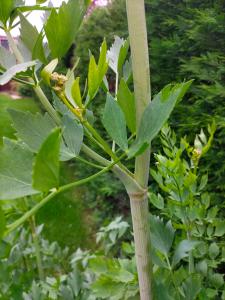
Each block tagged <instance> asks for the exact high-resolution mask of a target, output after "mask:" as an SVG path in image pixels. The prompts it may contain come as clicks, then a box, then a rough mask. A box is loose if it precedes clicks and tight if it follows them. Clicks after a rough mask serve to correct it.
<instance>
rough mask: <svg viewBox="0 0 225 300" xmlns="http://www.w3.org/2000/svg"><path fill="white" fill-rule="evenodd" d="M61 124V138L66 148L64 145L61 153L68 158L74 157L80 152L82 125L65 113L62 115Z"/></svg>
mask: <svg viewBox="0 0 225 300" xmlns="http://www.w3.org/2000/svg"><path fill="white" fill-rule="evenodd" d="M62 126H64V129H63V138H64V142H65V144H66V146H67V148H65V147H64V152H63V153H61V154H62V155H63V156H66V155H67V156H68V158H73V157H76V156H78V155H79V153H80V149H81V146H82V142H83V127H82V125H81V124H78V123H77V121H76V120H75V119H71V118H70V117H69V116H67V115H64V116H63V119H62ZM68 158H67V159H68Z"/></svg>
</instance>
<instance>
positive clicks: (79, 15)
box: [44, 0, 85, 58]
mask: <svg viewBox="0 0 225 300" xmlns="http://www.w3.org/2000/svg"><path fill="white" fill-rule="evenodd" d="M81 2H82V1H79V0H69V1H68V3H65V2H63V4H62V5H61V7H60V8H59V10H58V12H57V10H56V9H52V11H51V14H50V16H49V18H48V20H47V22H46V24H45V26H44V28H45V33H46V36H47V39H48V43H49V48H50V50H51V55H52V57H53V58H56V57H57V58H61V57H63V56H64V55H65V54H66V52H67V51H68V50H69V48H70V46H71V45H72V43H73V42H74V39H75V36H76V34H77V32H78V29H79V27H80V25H81V22H82V20H83V16H84V13H85V5H84V4H83V5H82V4H81Z"/></svg>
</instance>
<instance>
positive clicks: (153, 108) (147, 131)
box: [128, 80, 192, 157]
mask: <svg viewBox="0 0 225 300" xmlns="http://www.w3.org/2000/svg"><path fill="white" fill-rule="evenodd" d="M191 83H192V80H190V81H187V82H185V83H181V84H176V85H175V86H172V85H171V84H169V85H167V86H166V87H165V88H163V90H162V91H161V92H159V93H158V94H157V95H156V96H155V97H154V99H153V101H152V102H151V103H149V105H148V106H147V107H146V109H145V111H144V113H143V116H142V118H141V123H140V126H139V129H138V133H137V139H136V141H135V142H134V144H133V145H132V146H131V148H130V150H129V153H128V156H129V157H132V156H135V155H138V154H140V153H141V152H143V151H144V150H145V149H146V147H148V145H149V144H150V142H151V141H152V140H153V139H154V137H155V136H156V135H157V134H158V133H159V131H160V129H161V128H162V127H163V125H164V123H165V122H166V121H167V119H168V118H169V116H170V114H171V112H172V110H173V109H174V107H175V105H176V103H177V102H178V101H180V100H181V98H182V97H183V96H184V94H185V93H186V91H187V90H188V88H189V87H190V85H191Z"/></svg>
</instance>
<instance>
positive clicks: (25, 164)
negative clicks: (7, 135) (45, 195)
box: [0, 139, 37, 200]
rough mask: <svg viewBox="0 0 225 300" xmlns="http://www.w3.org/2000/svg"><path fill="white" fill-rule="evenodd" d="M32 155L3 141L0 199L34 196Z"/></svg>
mask: <svg viewBox="0 0 225 300" xmlns="http://www.w3.org/2000/svg"><path fill="white" fill-rule="evenodd" d="M32 162H33V155H32V153H31V152H30V151H28V150H27V149H26V148H25V147H24V146H22V145H21V144H19V143H17V142H15V141H12V140H9V139H4V145H3V147H2V148H1V149H0V186H1V189H0V199H1V200H11V199H17V198H21V197H24V196H27V195H32V194H36V193H37V191H35V190H34V189H33V188H32V185H31V177H32Z"/></svg>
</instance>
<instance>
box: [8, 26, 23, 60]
mask: <svg viewBox="0 0 225 300" xmlns="http://www.w3.org/2000/svg"><path fill="white" fill-rule="evenodd" d="M5 34H6V36H7V39H8V42H9V47H10V49H11V51H12V52H13V53H14V55H15V57H16V59H17V62H18V63H19V64H22V63H23V62H24V59H23V56H22V54H21V53H20V51H19V49H18V48H17V45H16V43H15V41H14V39H13V37H12V35H11V33H10V31H9V30H5Z"/></svg>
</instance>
